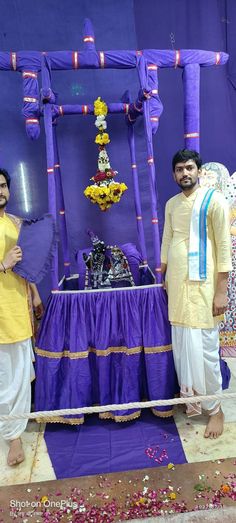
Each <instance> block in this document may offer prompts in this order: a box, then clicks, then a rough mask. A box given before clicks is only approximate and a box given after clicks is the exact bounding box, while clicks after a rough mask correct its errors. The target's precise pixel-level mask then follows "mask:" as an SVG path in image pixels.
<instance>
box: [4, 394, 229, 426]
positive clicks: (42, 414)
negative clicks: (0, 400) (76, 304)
mask: <svg viewBox="0 0 236 523" xmlns="http://www.w3.org/2000/svg"><path fill="white" fill-rule="evenodd" d="M233 398H236V392H225V393H222V392H221V393H219V394H212V395H209V396H190V397H188V398H172V399H165V400H155V401H142V402H138V401H136V402H133V403H121V404H118V405H116V404H112V405H102V406H97V407H96V406H92V407H80V408H77V409H60V410H48V411H47V410H46V411H39V412H29V413H24V414H8V415H7V414H4V415H0V421H6V420H13V419H14V420H16V419H36V418H37V419H39V418H54V417H57V416H68V415H70V414H71V415H75V414H95V413H99V412H107V411H114V410H128V409H147V408H150V407H152V408H153V407H163V406H165V405H170V406H173V405H181V404H188V403H196V402H204V401H210V400H215V399H218V400H222V399H233Z"/></svg>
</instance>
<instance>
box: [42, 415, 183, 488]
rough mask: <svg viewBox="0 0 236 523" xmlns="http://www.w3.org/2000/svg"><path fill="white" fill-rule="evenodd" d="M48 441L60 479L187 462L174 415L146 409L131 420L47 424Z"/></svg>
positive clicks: (93, 416) (95, 416)
mask: <svg viewBox="0 0 236 523" xmlns="http://www.w3.org/2000/svg"><path fill="white" fill-rule="evenodd" d="M44 437H45V441H46V445H47V449H48V453H49V456H50V459H51V461H52V465H53V468H54V471H55V474H56V477H57V479H63V478H73V477H78V476H87V475H93V474H107V473H109V472H119V471H127V470H135V469H142V468H146V467H150V468H153V467H160V466H165V465H167V464H168V463H170V462H171V463H174V464H182V463H186V461H187V460H186V457H185V454H184V450H183V447H182V443H181V441H180V438H179V434H178V431H177V428H176V425H175V422H174V421H173V418H166V419H164V418H156V417H155V416H154V415H153V414H152V413H151V412H149V411H147V410H146V409H145V410H144V411H143V412H142V416H141V418H140V419H138V420H136V421H131V422H128V423H113V422H110V421H103V420H99V419H98V417H97V415H91V416H88V417H87V419H86V422H85V424H84V425H81V426H79V427H78V426H73V427H68V426H63V425H57V424H53V423H51V424H47V427H46V430H45V435H44Z"/></svg>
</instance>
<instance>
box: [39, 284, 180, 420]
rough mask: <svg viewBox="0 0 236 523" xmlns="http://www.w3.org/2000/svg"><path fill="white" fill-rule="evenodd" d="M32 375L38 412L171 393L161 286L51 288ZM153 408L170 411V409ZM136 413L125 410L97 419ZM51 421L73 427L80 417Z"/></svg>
mask: <svg viewBox="0 0 236 523" xmlns="http://www.w3.org/2000/svg"><path fill="white" fill-rule="evenodd" d="M36 375H37V380H36V390H35V405H36V409H37V410H54V409H64V408H77V407H85V406H91V405H94V404H98V405H107V404H112V403H115V404H118V403H127V402H132V401H142V400H143V399H148V400H157V399H169V398H173V397H174V395H175V393H176V392H177V391H178V384H177V379H176V374H175V369H174V362H173V355H172V348H171V333H170V325H169V322H168V317H167V298H166V293H165V291H164V290H163V288H162V287H161V286H156V285H151V286H147V287H133V288H126V289H117V290H115V289H113V290H108V291H89V292H88V291H79V292H62V293H60V292H55V293H52V294H51V296H50V298H49V301H48V304H47V307H46V311H45V314H44V317H43V320H42V323H41V327H40V330H39V334H38V339H37V349H36ZM152 410H153V413H154V414H155V415H157V416H162V417H165V416H171V415H172V407H171V406H168V407H167V406H164V407H156V408H155V409H152ZM139 415H140V410H138V409H132V410H126V411H124V410H123V411H115V412H107V413H102V414H100V417H101V418H103V419H106V418H111V419H114V420H115V421H127V420H130V419H134V418H137V417H138V416H139ZM45 421H47V420H45ZM54 421H61V422H64V423H72V424H79V423H83V421H84V416H83V415H77V416H65V417H64V418H62V417H61V418H58V419H55V418H54Z"/></svg>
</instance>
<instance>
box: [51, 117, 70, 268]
mask: <svg viewBox="0 0 236 523" xmlns="http://www.w3.org/2000/svg"><path fill="white" fill-rule="evenodd" d="M53 143H54V161H55V164H54V169H55V182H56V190H57V198H58V207H59V227H60V232H61V235H60V236H61V246H62V255H63V265H64V273H65V276H66V278H68V277H69V276H70V255H69V246H68V235H67V227H66V216H65V202H64V195H63V187H62V180H61V167H60V159H59V152H58V145H57V132H56V126H55V123H54V125H53Z"/></svg>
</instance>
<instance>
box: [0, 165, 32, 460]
mask: <svg viewBox="0 0 236 523" xmlns="http://www.w3.org/2000/svg"><path fill="white" fill-rule="evenodd" d="M9 187H10V176H9V174H8V173H7V171H5V170H4V169H0V413H1V414H17V413H23V412H29V411H30V406H31V380H32V379H33V378H34V368H33V364H32V359H33V351H32V344H31V336H32V326H31V319H30V311H29V304H28V292H27V283H26V281H25V280H24V279H23V278H21V277H20V276H18V275H17V274H15V273H14V272H12V270H11V269H12V268H13V267H14V266H15V265H16V263H17V262H19V261H20V260H21V259H22V251H21V249H20V247H18V246H17V245H16V243H17V238H18V235H19V226H20V220H19V219H18V218H16V217H14V216H11V215H8V214H6V213H5V207H6V205H7V202H8V199H9V195H10V193H9ZM32 288H33V289H32V290H33V291H34V292H35V295H33V301H34V306H37V305H39V303H40V297H39V295H38V293H37V289H36V287H35V286H34V285H33V286H32ZM26 425H27V419H26V420H10V421H0V435H1V436H2V437H3V438H4V439H5V440H6V441H8V442H9V447H10V448H9V453H8V460H7V462H8V464H9V465H16V464H18V463H21V462H22V461H23V460H24V451H23V448H22V443H21V439H20V436H21V434H22V433H23V432H24V430H25V428H26Z"/></svg>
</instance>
